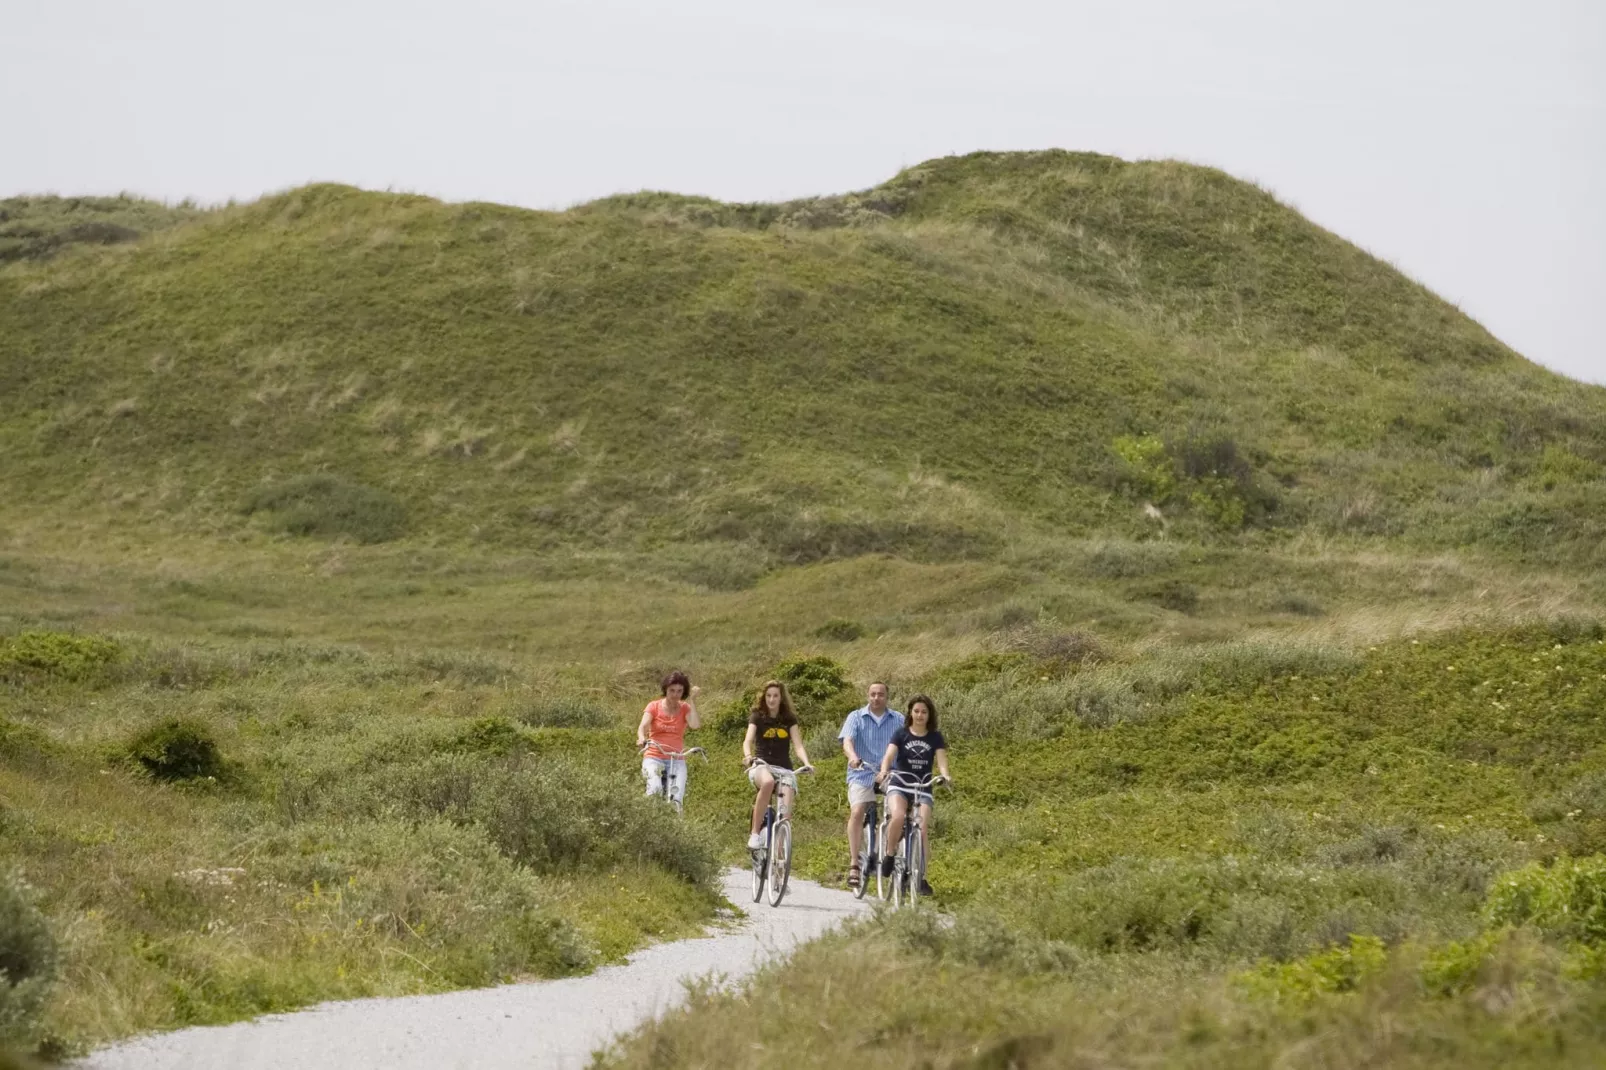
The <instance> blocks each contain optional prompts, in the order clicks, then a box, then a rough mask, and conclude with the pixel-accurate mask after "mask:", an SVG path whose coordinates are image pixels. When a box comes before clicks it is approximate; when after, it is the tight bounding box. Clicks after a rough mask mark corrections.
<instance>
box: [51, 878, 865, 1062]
mask: <svg viewBox="0 0 1606 1070" xmlns="http://www.w3.org/2000/svg"><path fill="white" fill-rule="evenodd" d="M751 880H752V878H751V874H750V873H749V872H748V871H747V870H740V869H731V870H728V871H727V872H726V874H725V877H724V891H725V894H726V895H727V896H728V897H729V898H730V900H731V901H732V902H733V903H736V904H737V905H738V906H740V907H742V909H744V910H745V911H747V915H748V917H747V919H746V920H745V921H743V922H742V923H740V925H738V926H736V927H734V928H732V929H730V930H728V931H723V932H717V933H715V934H714V935H710V936H704V937H700V938H696V939H691V940H676V941H673V942H671V943H667V944H658V945H655V946H653V947H649V948H646V949H645V950H642V951H639V952H637V953H636V954H635V955H633V956H632V957H631V959H630V961H629V962H627V963H625V964H623V965H619V966H604V967H603V968H601V969H599V970H597V971H596V972H595V973H592V974H590V975H588V976H586V977H570V978H564V979H561V980H556V981H531V982H528V983H525V984H514V985H502V986H499V987H496V988H479V989H470V990H468V991H462V992H447V993H443V994H441V995H435V996H402V997H397V998H392V999H359V1000H348V1001H345V1002H341V1003H322V1004H319V1005H318V1006H316V1007H311V1008H309V1009H307V1010H304V1011H296V1012H294V1013H291V1014H274V1015H268V1016H266V1017H263V1018H258V1019H256V1020H255V1021H250V1022H237V1023H235V1024H233V1025H222V1026H203V1027H199V1028H195V1029H181V1030H178V1031H176V1032H172V1033H158V1034H154V1035H151V1036H146V1037H140V1038H139V1039H137V1040H131V1041H128V1042H126V1043H122V1044H118V1045H116V1046H114V1047H109V1048H102V1049H100V1050H99V1051H96V1052H95V1053H93V1054H92V1055H90V1056H89V1057H88V1058H86V1059H83V1060H79V1061H77V1062H75V1063H73V1064H72V1066H73V1067H74V1068H76V1070H221V1068H229V1070H292V1068H296V1070H299V1068H301V1067H319V1068H323V1067H341V1068H343V1070H368V1068H372V1070H415V1068H416V1070H448V1068H457V1067H461V1068H463V1070H469V1068H474V1070H480V1068H489V1070H501V1068H509V1070H511V1068H514V1067H517V1068H519V1070H532V1068H541V1070H576V1068H579V1067H584V1066H585V1065H587V1063H588V1062H589V1061H590V1058H591V1053H592V1052H594V1051H596V1050H597V1049H598V1048H600V1047H602V1046H603V1045H604V1044H606V1043H607V1042H608V1041H609V1040H611V1039H612V1038H613V1037H615V1036H617V1035H618V1034H619V1033H621V1032H624V1031H625V1030H627V1029H630V1028H632V1027H634V1026H636V1025H638V1024H640V1023H641V1022H644V1021H646V1020H647V1019H649V1018H651V1017H653V1016H654V1015H657V1014H660V1013H662V1012H663V1011H665V1010H668V1009H669V1008H671V1007H673V1006H675V1005H676V1004H678V1003H679V1002H680V1001H681V1000H682V999H683V998H684V997H685V988H684V984H683V982H685V981H689V980H694V979H696V978H700V977H706V976H707V975H709V974H722V975H724V977H725V978H727V979H729V980H735V979H736V978H739V977H742V976H744V975H746V974H748V973H751V972H752V971H753V970H754V969H756V968H757V967H758V966H760V965H762V964H763V963H764V962H765V961H766V960H768V959H770V958H772V957H774V956H776V955H781V954H784V953H786V952H787V951H790V950H791V949H792V948H793V947H794V946H796V945H797V944H799V943H802V942H803V941H805V940H812V939H813V938H814V937H816V936H819V935H820V934H822V933H824V932H825V931H826V930H827V929H830V928H832V927H833V926H835V925H836V924H837V923H838V922H840V921H841V920H843V919H844V918H847V917H850V916H851V915H854V914H856V913H859V912H861V911H864V910H867V909H868V908H869V903H868V901H865V902H860V901H858V900H856V899H854V898H853V897H852V895H850V894H849V893H847V892H842V891H835V890H832V889H827V888H822V887H820V886H819V885H818V884H814V883H813V882H811V881H804V880H797V879H795V878H794V879H793V881H792V884H791V887H790V889H789V890H788V891H787V894H786V898H785V899H784V900H782V902H781V905H780V906H779V907H774V908H772V907H770V906H769V904H768V903H754V902H753V901H752V900H753V892H752V883H751Z"/></svg>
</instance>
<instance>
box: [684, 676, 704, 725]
mask: <svg viewBox="0 0 1606 1070" xmlns="http://www.w3.org/2000/svg"><path fill="white" fill-rule="evenodd" d="M702 693H703V689H702V688H700V687H698V686H696V685H695V684H694V685H692V689H691V694H690V695H687V696H686V727H687V728H701V727H702V726H703V719H702V718H701V717H699V716H697V696H698V695H700V694H702Z"/></svg>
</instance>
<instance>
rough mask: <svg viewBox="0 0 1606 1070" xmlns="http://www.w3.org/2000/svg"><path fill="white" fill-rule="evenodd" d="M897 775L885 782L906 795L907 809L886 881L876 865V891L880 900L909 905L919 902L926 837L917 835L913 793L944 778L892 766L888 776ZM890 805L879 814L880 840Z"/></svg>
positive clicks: (928, 788) (917, 807) (917, 811)
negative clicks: (891, 781)
mask: <svg viewBox="0 0 1606 1070" xmlns="http://www.w3.org/2000/svg"><path fill="white" fill-rule="evenodd" d="M894 777H896V778H898V779H897V782H895V783H891V784H889V785H888V793H889V794H890V793H891V791H894V790H896V791H899V792H900V793H901V794H903V795H905V796H907V797H908V799H909V813H908V815H907V816H906V817H905V818H904V819H903V842H902V843H901V844H899V845H898V846H897V848H896V851H897V853H896V854H895V855H893V862H892V875H891V876H890V877H889V878H887V880H886V881H884V882H883V881H882V879H881V867H880V866H879V865H878V866H876V894H877V895H878V896H880V897H881V898H882V899H883V900H886V899H889V898H890V899H891V900H892V905H893V906H894V907H898V906H902V905H903V903H904V902H905V901H907V902H908V904H909V905H910V906H914V905H915V904H917V903H918V902H920V880H921V878H922V877H924V876H925V875H926V840H925V837H924V836H922V835H921V832H922V831H924V828H925V822H924V821H923V820H922V819H921V817H920V799H919V797H918V795H917V794H915V793H920V792H924V793H926V794H930V792H931V789H932V788H934V787H935V786H936V785H938V784H946V783H947V782H948V778H947V777H945V776H942V775H941V774H939V775H937V776H935V777H927V778H925V779H924V780H922V779H920V778H918V777H916V776H914V774H912V773H905V772H902V771H900V770H897V769H893V770H891V771H890V772H889V773H888V780H889V781H890V780H892V778H894ZM891 811H892V807H891V806H890V805H889V806H888V807H887V812H885V813H883V814H882V815H881V829H880V833H881V835H880V840H881V843H883V844H885V843H886V842H887V825H888V824H889V823H890V822H891V819H892V813H891Z"/></svg>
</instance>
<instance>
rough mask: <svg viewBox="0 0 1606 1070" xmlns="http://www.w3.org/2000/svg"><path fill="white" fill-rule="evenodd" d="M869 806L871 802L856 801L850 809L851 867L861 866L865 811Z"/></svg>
mask: <svg viewBox="0 0 1606 1070" xmlns="http://www.w3.org/2000/svg"><path fill="white" fill-rule="evenodd" d="M869 808H870V804H869V803H854V804H853V806H852V807H850V808H849V810H848V858H849V859H850V862H849V867H848V868H849V869H858V868H859V852H861V851H863V850H864V812H865V811H866V810H868V809H869Z"/></svg>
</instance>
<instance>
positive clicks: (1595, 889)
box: [1484, 855, 1606, 944]
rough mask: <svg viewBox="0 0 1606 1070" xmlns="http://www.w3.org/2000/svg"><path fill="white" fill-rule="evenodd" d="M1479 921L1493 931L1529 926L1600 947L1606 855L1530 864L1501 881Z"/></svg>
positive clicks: (1605, 924) (1605, 921) (1605, 937)
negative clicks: (1485, 923)
mask: <svg viewBox="0 0 1606 1070" xmlns="http://www.w3.org/2000/svg"><path fill="white" fill-rule="evenodd" d="M1484 919H1485V921H1486V922H1487V923H1488V924H1490V925H1493V926H1499V925H1532V926H1533V927H1534V928H1536V929H1538V930H1539V931H1540V932H1542V933H1544V934H1545V935H1547V936H1553V937H1557V938H1559V939H1564V940H1578V941H1581V942H1583V943H1587V944H1602V943H1606V855H1589V856H1587V857H1585V858H1558V859H1557V860H1556V861H1555V862H1554V863H1553V864H1551V865H1549V866H1545V865H1543V864H1541V863H1538V862H1534V863H1532V864H1530V865H1527V866H1524V867H1523V868H1522V869H1519V870H1515V871H1513V872H1511V873H1507V874H1505V875H1503V876H1501V877H1500V878H1499V879H1497V880H1496V881H1495V884H1494V887H1493V888H1492V889H1490V891H1489V899H1488V902H1487V903H1486V904H1485V905H1484Z"/></svg>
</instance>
